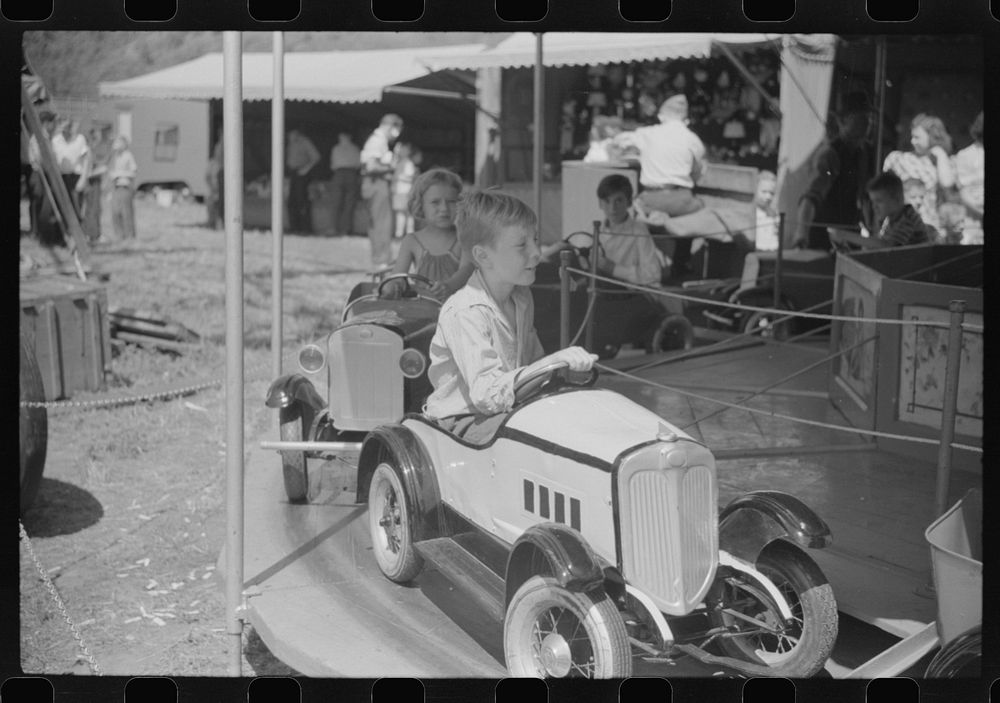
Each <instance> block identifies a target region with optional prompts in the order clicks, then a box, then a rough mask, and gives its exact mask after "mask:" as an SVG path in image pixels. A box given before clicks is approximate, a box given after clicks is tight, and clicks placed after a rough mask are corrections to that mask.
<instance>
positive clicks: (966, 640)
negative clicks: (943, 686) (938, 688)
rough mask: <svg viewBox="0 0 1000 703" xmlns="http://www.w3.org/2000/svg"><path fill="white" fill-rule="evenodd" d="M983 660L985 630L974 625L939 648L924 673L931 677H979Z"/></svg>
mask: <svg viewBox="0 0 1000 703" xmlns="http://www.w3.org/2000/svg"><path fill="white" fill-rule="evenodd" d="M982 661H983V632H982V628H981V627H974V628H972V629H971V630H969V631H968V632H965V633H963V634H961V635H959V636H958V637H956V638H955V639H953V640H952V641H950V642H949V643H948V644H946V645H945V646H944V647H942V648H941V649H939V650H938V653H937V654H935V655H934V658H933V659H931V662H930V664H928V665H927V673H926V674H924V675H925V676H926V677H927V678H929V679H958V678H970V677H971V678H979V677H980V676H981V674H982Z"/></svg>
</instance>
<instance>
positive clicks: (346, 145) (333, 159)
mask: <svg viewBox="0 0 1000 703" xmlns="http://www.w3.org/2000/svg"><path fill="white" fill-rule="evenodd" d="M330 171H331V172H333V180H332V181H331V189H332V191H333V193H332V199H333V223H334V226H335V227H336V232H337V234H338V235H347V234H351V232H353V231H354V206H355V205H356V204H357V202H358V192H359V189H360V187H361V149H359V148H358V147H357V145H356V144H355V143H354V141H353V140H352V139H351V134H350V132H346V131H341V132H339V133H338V134H337V143H336V144H335V145H334V146H333V149H331V150H330Z"/></svg>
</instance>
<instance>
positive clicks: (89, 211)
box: [81, 127, 111, 244]
mask: <svg viewBox="0 0 1000 703" xmlns="http://www.w3.org/2000/svg"><path fill="white" fill-rule="evenodd" d="M90 155H91V158H90V175H89V177H88V179H87V188H86V190H85V191H84V195H83V222H82V223H81V225H82V227H83V232H84V234H86V235H87V240H88V241H89V242H90V243H91V244H94V243H96V242H98V241H100V240H101V201H102V200H103V199H104V191H105V188H104V176H105V175H106V174H107V172H108V160H109V159H110V158H111V143H110V142H109V141H108V139H107V136H106V135H105V133H104V132H103V131H102V130H100V129H98V128H97V127H93V128H91V130H90Z"/></svg>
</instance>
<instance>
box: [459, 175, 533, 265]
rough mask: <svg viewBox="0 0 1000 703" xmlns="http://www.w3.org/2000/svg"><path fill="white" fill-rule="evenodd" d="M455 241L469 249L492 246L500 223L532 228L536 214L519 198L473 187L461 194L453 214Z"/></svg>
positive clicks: (500, 227) (500, 225)
mask: <svg viewBox="0 0 1000 703" xmlns="http://www.w3.org/2000/svg"><path fill="white" fill-rule="evenodd" d="M455 226H456V227H457V228H458V241H459V243H460V244H461V245H462V248H463V249H465V250H466V251H468V252H471V251H472V247H474V246H476V245H477V244H479V245H485V246H490V247H494V246H495V245H496V239H497V235H498V234H499V232H500V230H501V229H502V228H503V227H512V226H521V227H524V228H526V229H530V230H534V229H535V228H536V227H537V226H538V216H537V215H535V212H534V210H532V209H531V208H530V207H528V206H527V204H525V202H524V201H522V200H520V199H519V198H515V197H514V196H513V195H507V194H506V193H502V192H500V191H499V190H492V189H491V190H474V191H471V192H469V193H466V194H465V195H464V196H462V199H461V200H460V201H459V203H458V215H457V216H456V217H455Z"/></svg>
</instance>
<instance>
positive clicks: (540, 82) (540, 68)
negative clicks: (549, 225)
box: [532, 32, 545, 229]
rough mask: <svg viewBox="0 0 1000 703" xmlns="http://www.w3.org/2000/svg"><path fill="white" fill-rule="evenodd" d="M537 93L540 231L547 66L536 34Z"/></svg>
mask: <svg viewBox="0 0 1000 703" xmlns="http://www.w3.org/2000/svg"><path fill="white" fill-rule="evenodd" d="M534 87H535V92H534V105H533V109H534V112H535V116H534V125H535V133H534V139H535V142H534V145H533V148H532V171H533V174H532V177H533V178H534V184H533V185H534V190H535V214H536V215H538V223H539V229H541V222H542V160H543V158H544V156H545V104H544V103H545V92H544V91H545V65H544V64H543V63H542V33H541V32H536V33H535V86H534Z"/></svg>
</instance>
